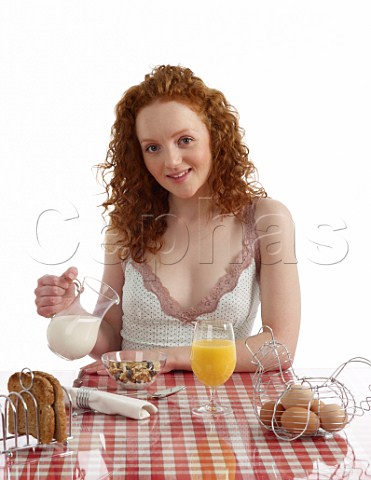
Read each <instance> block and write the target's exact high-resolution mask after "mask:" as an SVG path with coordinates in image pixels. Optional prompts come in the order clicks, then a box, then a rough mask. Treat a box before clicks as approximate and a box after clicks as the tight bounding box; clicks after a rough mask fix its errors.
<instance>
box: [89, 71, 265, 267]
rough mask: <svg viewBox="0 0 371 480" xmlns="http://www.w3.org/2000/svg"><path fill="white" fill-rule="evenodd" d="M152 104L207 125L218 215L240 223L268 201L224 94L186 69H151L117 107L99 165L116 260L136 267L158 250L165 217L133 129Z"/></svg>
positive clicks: (163, 196) (163, 198)
mask: <svg viewBox="0 0 371 480" xmlns="http://www.w3.org/2000/svg"><path fill="white" fill-rule="evenodd" d="M156 100H160V101H170V100H176V101H179V102H182V103H184V104H186V105H187V106H188V107H189V108H191V109H192V110H194V111H195V112H196V113H197V114H199V115H200V117H201V119H202V120H203V121H204V123H205V125H206V126H207V128H208V130H209V134H210V145H211V153H212V159H213V166H212V171H211V174H210V177H209V185H210V190H211V204H212V205H213V206H214V207H216V209H217V210H218V213H221V214H234V215H236V216H238V217H239V218H241V219H242V211H243V209H244V208H245V207H246V205H248V204H251V203H252V201H253V199H254V198H257V197H266V192H265V190H264V189H263V188H262V187H261V186H260V185H259V184H258V183H257V182H256V181H255V174H256V168H255V166H254V165H253V163H252V162H251V161H250V159H249V149H248V147H247V146H246V145H245V144H244V143H243V140H242V138H243V135H244V131H243V130H242V129H241V128H240V127H239V122H238V120H239V117H238V113H237V111H236V110H235V109H234V108H233V107H232V106H231V105H230V104H229V103H228V102H227V100H226V98H225V96H224V95H223V93H221V92H220V91H218V90H215V89H212V88H209V87H207V86H206V85H205V83H204V82H203V81H202V80H201V79H200V78H198V77H196V76H195V75H194V74H193V72H192V71H191V70H190V69H189V68H183V67H180V66H171V65H162V66H159V67H156V68H154V69H153V70H152V72H151V73H149V74H147V75H146V76H145V79H144V81H143V82H141V83H140V84H139V85H135V86H133V87H131V88H129V89H128V90H127V91H126V92H125V93H124V95H123V97H122V98H121V100H120V101H119V103H118V104H117V106H116V120H115V123H114V124H113V126H112V129H111V141H110V143H109V147H108V152H107V156H106V160H105V163H103V164H100V165H98V167H99V168H100V169H101V172H102V176H103V182H104V185H105V189H106V193H107V200H106V201H105V202H103V204H102V206H103V207H104V209H105V212H107V211H109V216H110V229H112V230H113V231H114V232H115V233H117V234H118V237H119V245H120V247H121V250H120V256H121V258H122V259H126V258H128V257H131V258H133V260H135V261H137V262H142V261H144V256H145V254H146V252H150V253H153V254H154V253H156V252H158V251H159V249H160V248H161V246H162V237H163V234H164V233H165V231H166V228H167V224H166V214H167V213H168V212H169V204H168V192H167V190H165V189H164V188H163V187H161V186H160V185H159V184H158V183H157V182H156V181H155V179H154V178H153V177H152V176H151V175H150V173H149V172H148V171H147V169H146V167H145V164H144V161H143V156H142V151H141V148H140V145H139V142H138V139H137V136H136V130H135V122H136V117H137V115H138V112H139V111H140V110H141V109H142V108H144V107H145V106H148V105H150V104H151V103H153V102H154V101H156ZM154 220H155V221H154Z"/></svg>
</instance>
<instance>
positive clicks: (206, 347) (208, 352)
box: [191, 338, 236, 387]
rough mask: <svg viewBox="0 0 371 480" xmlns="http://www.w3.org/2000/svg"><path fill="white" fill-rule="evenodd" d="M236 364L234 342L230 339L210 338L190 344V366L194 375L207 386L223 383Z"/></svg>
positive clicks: (216, 385)
mask: <svg viewBox="0 0 371 480" xmlns="http://www.w3.org/2000/svg"><path fill="white" fill-rule="evenodd" d="M235 366H236V344H235V342H234V341H232V340H224V339H218V338H211V339H207V340H195V341H194V342H193V344H192V351H191V367H192V370H193V372H194V374H195V375H196V377H197V378H198V379H199V380H200V382H202V383H203V384H205V385H207V386H209V387H218V386H219V385H223V383H225V382H226V381H227V380H228V378H229V377H230V376H231V375H232V373H233V370H234V368H235Z"/></svg>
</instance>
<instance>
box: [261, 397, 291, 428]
mask: <svg viewBox="0 0 371 480" xmlns="http://www.w3.org/2000/svg"><path fill="white" fill-rule="evenodd" d="M275 405H276V402H274V401H273V400H271V401H269V402H265V403H263V405H262V406H261V409H260V414H259V416H260V420H261V421H262V422H263V423H264V425H266V426H268V427H271V426H272V417H273V414H274V420H275V422H276V423H274V425H276V424H277V425H278V426H281V416H282V413H283V412H284V410H285V409H284V408H283V405H282V404H281V403H278V404H277V407H276V412H274V407H275Z"/></svg>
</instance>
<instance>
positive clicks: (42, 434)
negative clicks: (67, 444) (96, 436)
mask: <svg viewBox="0 0 371 480" xmlns="http://www.w3.org/2000/svg"><path fill="white" fill-rule="evenodd" d="M20 380H21V374H20V373H19V372H16V373H14V374H13V375H12V376H11V377H10V378H9V380H8V390H9V392H18V393H20V392H21V391H22V390H24V387H26V388H29V386H30V385H31V375H30V374H29V373H23V374H22V381H23V386H22V384H21V381H20ZM29 391H30V393H32V395H33V396H34V398H35V400H36V402H37V409H35V403H34V401H33V398H32V396H31V395H30V394H29V393H28V392H23V393H22V394H21V395H22V398H23V399H24V401H25V403H26V405H27V411H28V433H29V434H30V435H32V436H33V437H35V438H38V439H39V442H40V443H50V442H51V441H52V440H53V439H54V438H55V439H56V440H57V441H63V440H65V439H66V410H65V407H64V404H63V389H62V387H61V386H60V384H59V381H58V380H57V379H56V378H55V377H53V376H52V375H49V374H47V373H44V372H33V384H32V387H31V388H30V389H29ZM10 398H11V399H12V401H13V403H14V405H16V406H17V419H18V434H20V435H23V434H25V433H26V414H25V410H24V407H23V404H22V402H21V401H20V400H19V399H18V401H17V396H16V395H14V394H13V395H10ZM62 407H63V408H62ZM36 412H38V419H37V414H36ZM37 425H39V429H37ZM8 428H9V432H10V433H15V425H14V415H13V410H12V408H11V407H10V405H9V407H8Z"/></svg>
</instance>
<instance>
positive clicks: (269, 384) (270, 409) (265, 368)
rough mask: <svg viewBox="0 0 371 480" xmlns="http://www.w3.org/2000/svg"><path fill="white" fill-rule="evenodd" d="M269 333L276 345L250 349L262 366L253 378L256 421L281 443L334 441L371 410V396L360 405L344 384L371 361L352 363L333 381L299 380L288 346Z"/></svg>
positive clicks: (331, 378)
mask: <svg viewBox="0 0 371 480" xmlns="http://www.w3.org/2000/svg"><path fill="white" fill-rule="evenodd" d="M264 329H267V330H268V331H269V332H270V334H271V340H269V341H267V342H265V343H264V344H263V345H262V346H261V347H260V348H259V350H258V351H257V352H256V353H254V352H252V351H251V349H250V347H249V346H248V344H247V340H246V342H245V345H246V347H247V349H248V350H249V351H250V352H251V353H252V355H253V359H252V363H254V364H255V365H256V366H257V369H256V372H255V374H254V376H253V389H254V393H253V407H254V412H255V415H256V417H257V419H258V420H259V422H260V423H261V425H262V426H263V427H264V428H266V429H267V430H270V431H273V433H274V434H275V435H276V437H278V438H280V439H282V440H289V441H291V440H295V439H297V438H300V437H302V436H328V435H333V434H335V433H337V432H339V431H341V430H342V429H343V428H344V427H345V426H346V425H348V424H349V423H350V422H351V421H352V420H353V418H354V417H355V416H361V415H363V414H364V413H365V411H369V410H370V409H371V396H367V397H366V398H365V399H364V400H363V401H361V402H360V403H359V404H358V405H357V404H356V400H355V398H354V396H353V394H352V392H351V391H350V390H349V388H348V387H347V386H346V385H345V384H344V383H342V382H341V381H340V380H339V378H338V377H339V375H340V373H341V372H342V371H343V370H344V368H345V367H347V366H349V365H354V364H363V365H367V366H370V367H371V362H370V361H369V360H367V359H366V358H363V357H354V358H351V359H350V360H348V361H347V362H345V363H343V364H341V365H340V366H339V367H338V368H337V369H336V370H335V371H334V372H333V373H332V374H331V375H329V376H328V377H309V376H308V377H306V376H304V377H299V376H298V375H297V374H296V373H295V371H294V369H293V366H292V360H291V357H290V352H289V351H288V349H287V348H286V346H285V345H283V344H281V343H279V342H277V341H276V340H275V338H274V335H273V331H272V330H271V328H270V327H267V326H264V327H262V328H261V329H260V332H261V331H263V330H264ZM368 389H369V390H371V385H369V386H368Z"/></svg>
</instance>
